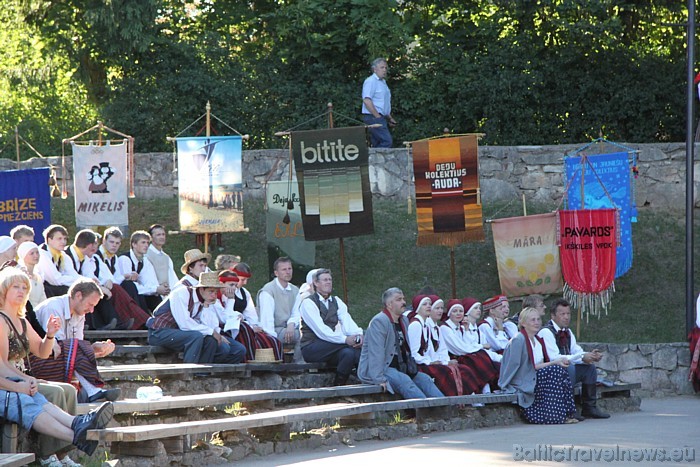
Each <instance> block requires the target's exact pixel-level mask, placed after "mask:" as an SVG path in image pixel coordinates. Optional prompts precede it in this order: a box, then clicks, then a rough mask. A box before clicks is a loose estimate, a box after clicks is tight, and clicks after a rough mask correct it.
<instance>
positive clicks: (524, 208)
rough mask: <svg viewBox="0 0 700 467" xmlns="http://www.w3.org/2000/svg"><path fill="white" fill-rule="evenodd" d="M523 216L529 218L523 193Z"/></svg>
mask: <svg viewBox="0 0 700 467" xmlns="http://www.w3.org/2000/svg"><path fill="white" fill-rule="evenodd" d="M523 216H527V203H525V193H523Z"/></svg>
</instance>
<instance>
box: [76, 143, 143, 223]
mask: <svg viewBox="0 0 700 467" xmlns="http://www.w3.org/2000/svg"><path fill="white" fill-rule="evenodd" d="M71 145H72V148H73V172H74V174H75V176H74V177H73V185H74V187H75V221H76V224H77V225H78V227H80V228H83V227H92V226H96V225H127V224H128V223H129V203H128V190H127V185H128V171H127V168H126V163H127V162H126V161H127V154H126V153H127V144H126V143H121V144H105V145H104V146H97V145H95V144H76V143H75V142H73V143H71Z"/></svg>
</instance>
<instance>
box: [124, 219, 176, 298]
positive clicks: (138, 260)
mask: <svg viewBox="0 0 700 467" xmlns="http://www.w3.org/2000/svg"><path fill="white" fill-rule="evenodd" d="M150 244H151V236H150V235H149V234H148V232H146V231H144V230H137V231H136V232H134V233H133V234H131V249H130V250H129V252H128V253H124V254H123V255H121V256H119V259H117V270H118V271H119V274H120V275H121V276H123V277H124V280H123V281H122V282H129V281H130V282H133V284H134V285H135V286H136V289H137V290H138V301H137V302H138V304H139V306H140V307H141V308H143V309H144V310H147V311H153V310H155V309H156V307H157V306H158V305H159V304H160V302H161V301H162V298H161V296H162V295H165V294H166V292H168V290H169V288H167V287H166V286H165V285H163V284H159V283H158V278H157V277H156V270H155V269H153V264H151V261H150V260H149V259H148V257H147V256H146V253H147V252H148V247H149V245H150Z"/></svg>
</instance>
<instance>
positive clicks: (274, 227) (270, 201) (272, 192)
mask: <svg viewBox="0 0 700 467" xmlns="http://www.w3.org/2000/svg"><path fill="white" fill-rule="evenodd" d="M290 192H291V193H290ZM290 199H291V200H292V203H293V205H294V208H293V209H291V210H287V207H288V203H287V202H288V200H290ZM285 215H288V216H289V222H288V223H287V222H285V220H286V219H285ZM266 224H267V229H266V233H267V256H268V263H269V270H270V276H271V277H272V275H273V267H272V265H273V263H274V262H275V260H276V259H277V258H280V257H282V256H287V257H288V258H289V259H291V260H292V265H293V267H294V276H293V277H292V282H293V283H295V284H302V283H304V282H305V281H306V273H308V272H309V271H310V270H311V269H313V268H314V267H315V266H314V264H316V242H311V241H306V239H305V238H304V226H303V223H302V221H301V200H300V198H299V186H298V184H297V182H296V180H294V181H293V182H292V183H291V187H290V183H289V182H282V181H280V182H268V183H267V215H266Z"/></svg>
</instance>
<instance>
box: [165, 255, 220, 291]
mask: <svg viewBox="0 0 700 467" xmlns="http://www.w3.org/2000/svg"><path fill="white" fill-rule="evenodd" d="M209 261H211V255H210V254H209V253H202V252H201V251H200V250H199V249H197V248H193V249H192V250H187V251H186V252H185V262H184V263H183V264H182V266H180V272H181V273H182V274H183V276H182V279H180V280H179V281H178V282H177V283H176V284H175V286H174V287H173V291H175V290H177V289H179V288H180V287H183V286H184V287H194V286H195V285H197V283H198V282H199V275H200V274H202V273H203V272H209V267H208V264H209Z"/></svg>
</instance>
